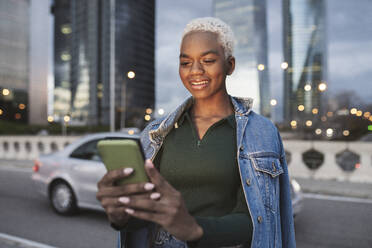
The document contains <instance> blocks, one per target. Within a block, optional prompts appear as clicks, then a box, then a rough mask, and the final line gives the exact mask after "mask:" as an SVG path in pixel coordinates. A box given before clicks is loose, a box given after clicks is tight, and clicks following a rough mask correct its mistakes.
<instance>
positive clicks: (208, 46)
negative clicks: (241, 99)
mask: <svg viewBox="0 0 372 248" xmlns="http://www.w3.org/2000/svg"><path fill="white" fill-rule="evenodd" d="M234 66H235V60H234V58H233V57H230V58H229V59H228V60H226V59H225V55H224V51H223V48H222V46H221V45H220V44H219V43H218V41H217V35H216V34H214V33H211V32H193V33H190V34H187V35H186V36H185V37H184V38H183V40H182V44H181V51H180V65H179V74H180V77H181V80H182V82H183V85H184V86H185V87H186V89H187V90H188V91H189V92H190V93H191V94H192V95H193V97H194V98H196V99H198V98H199V99H201V98H202V99H207V98H210V97H213V96H215V95H216V94H221V93H222V94H226V86H225V79H226V75H230V74H231V73H232V72H233V70H234Z"/></svg>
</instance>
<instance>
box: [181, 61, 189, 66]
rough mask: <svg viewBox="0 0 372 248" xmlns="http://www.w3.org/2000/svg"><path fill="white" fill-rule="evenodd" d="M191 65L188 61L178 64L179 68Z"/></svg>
mask: <svg viewBox="0 0 372 248" xmlns="http://www.w3.org/2000/svg"><path fill="white" fill-rule="evenodd" d="M190 64H191V63H190V62H188V61H181V62H180V65H181V66H188V65H190Z"/></svg>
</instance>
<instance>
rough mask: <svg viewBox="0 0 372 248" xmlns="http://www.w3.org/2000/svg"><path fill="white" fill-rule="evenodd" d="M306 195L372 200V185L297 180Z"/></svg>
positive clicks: (306, 179) (305, 179)
mask: <svg viewBox="0 0 372 248" xmlns="http://www.w3.org/2000/svg"><path fill="white" fill-rule="evenodd" d="M295 179H296V181H297V182H298V183H299V184H300V186H301V189H302V191H303V192H304V193H314V194H324V195H333V196H347V197H356V198H363V199H372V184H369V183H351V182H340V181H336V180H315V179H308V178H295Z"/></svg>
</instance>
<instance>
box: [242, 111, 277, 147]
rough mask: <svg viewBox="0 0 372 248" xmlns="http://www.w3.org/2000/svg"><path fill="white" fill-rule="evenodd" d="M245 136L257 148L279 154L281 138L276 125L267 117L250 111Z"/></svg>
mask: <svg viewBox="0 0 372 248" xmlns="http://www.w3.org/2000/svg"><path fill="white" fill-rule="evenodd" d="M245 132H246V138H247V139H248V140H250V141H253V142H254V144H255V145H256V146H257V147H258V148H259V149H258V150H263V151H264V150H269V151H274V152H276V153H279V154H281V153H282V150H283V144H282V140H281V138H280V134H279V131H278V129H277V128H276V126H275V125H274V124H273V123H272V122H271V120H269V119H268V118H266V117H264V116H262V115H260V114H257V113H255V112H253V111H251V112H250V113H249V115H248V123H247V126H246V128H245Z"/></svg>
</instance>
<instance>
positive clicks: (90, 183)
mask: <svg viewBox="0 0 372 248" xmlns="http://www.w3.org/2000/svg"><path fill="white" fill-rule="evenodd" d="M127 138H139V136H138V135H135V134H134V135H129V134H123V133H113V132H112V133H98V134H91V135H87V136H85V137H83V138H81V139H79V140H77V141H75V142H73V143H71V144H70V145H68V146H66V147H65V148H64V149H63V150H62V151H59V152H56V153H52V154H48V155H42V156H40V157H39V158H38V159H37V160H35V163H34V166H33V173H32V177H31V178H32V180H33V181H34V186H35V187H36V189H37V191H38V192H40V193H41V194H42V195H43V196H45V197H47V198H48V199H49V201H50V203H51V206H52V207H53V209H54V210H55V211H56V212H57V213H59V214H62V215H69V214H72V213H74V212H76V211H77V210H78V209H79V208H88V209H95V210H103V208H102V207H101V205H100V203H99V202H98V201H97V199H96V193H97V190H98V189H97V183H98V181H99V180H100V179H101V178H102V177H103V175H104V174H105V173H106V168H105V166H104V165H103V163H102V161H101V158H100V156H99V155H98V150H97V143H98V141H100V140H103V139H127Z"/></svg>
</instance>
